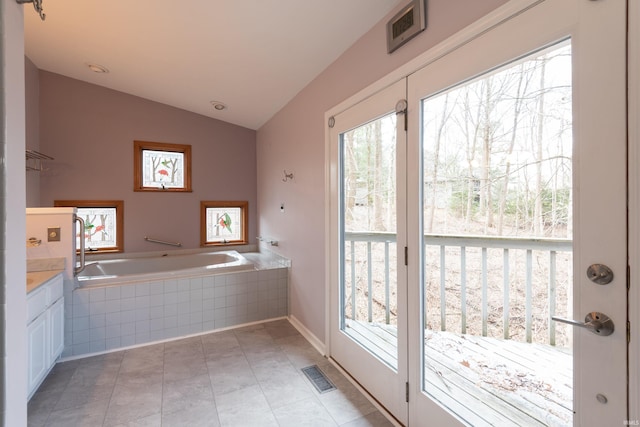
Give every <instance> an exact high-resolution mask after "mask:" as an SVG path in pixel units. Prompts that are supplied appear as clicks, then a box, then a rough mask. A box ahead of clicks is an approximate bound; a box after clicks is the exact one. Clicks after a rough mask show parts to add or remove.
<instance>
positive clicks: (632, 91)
mask: <svg viewBox="0 0 640 427" xmlns="http://www.w3.org/2000/svg"><path fill="white" fill-rule="evenodd" d="M627 4H628V33H627V43H628V44H627V60H628V74H627V79H628V82H627V83H628V94H627V96H628V108H629V112H628V127H629V134H628V141H627V146H628V150H629V151H628V179H629V188H628V191H629V206H628V209H629V212H628V217H629V274H630V289H629V296H628V299H629V304H628V316H629V322H630V324H631V326H632V327H631V334H630V338H631V342H630V343H629V355H628V360H629V419H628V421H633V422H640V363H638V362H636V363H632V361H638V360H640V328H639V327H638V325H640V313H639V312H638V311H639V310H640V289H639V287H640V281H639V280H638V277H640V146H639V144H640V2H637V1H628V2H627Z"/></svg>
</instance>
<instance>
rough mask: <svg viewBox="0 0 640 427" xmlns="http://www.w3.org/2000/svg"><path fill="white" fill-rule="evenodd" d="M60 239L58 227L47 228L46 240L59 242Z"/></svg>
mask: <svg viewBox="0 0 640 427" xmlns="http://www.w3.org/2000/svg"><path fill="white" fill-rule="evenodd" d="M59 241H60V227H49V228H47V242H59Z"/></svg>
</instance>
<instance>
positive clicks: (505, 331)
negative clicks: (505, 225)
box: [502, 248, 509, 340]
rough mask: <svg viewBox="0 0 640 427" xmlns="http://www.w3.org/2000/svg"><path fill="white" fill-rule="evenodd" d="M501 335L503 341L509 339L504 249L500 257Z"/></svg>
mask: <svg viewBox="0 0 640 427" xmlns="http://www.w3.org/2000/svg"><path fill="white" fill-rule="evenodd" d="M502 265H503V267H502V271H503V272H502V276H503V279H502V286H503V291H502V331H503V332H502V333H503V335H502V336H503V338H504V339H505V340H508V339H509V249H508V248H505V249H504V252H503V255H502Z"/></svg>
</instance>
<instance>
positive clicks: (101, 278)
mask: <svg viewBox="0 0 640 427" xmlns="http://www.w3.org/2000/svg"><path fill="white" fill-rule="evenodd" d="M253 269H254V266H253V263H252V262H251V261H249V260H247V259H246V258H245V257H244V256H242V255H241V254H240V253H238V252H237V251H224V252H202V253H194V254H184V255H169V254H166V255H161V256H154V257H141V258H119V259H106V260H100V261H94V262H88V263H87V265H86V266H85V268H84V270H83V271H82V272H81V273H80V274H78V276H77V279H78V282H79V284H80V286H83V287H86V286H99V285H113V284H120V283H125V282H141V281H152V280H157V279H167V278H180V277H192V276H203V275H210V274H218V273H219V274H223V273H228V272H233V271H250V270H253Z"/></svg>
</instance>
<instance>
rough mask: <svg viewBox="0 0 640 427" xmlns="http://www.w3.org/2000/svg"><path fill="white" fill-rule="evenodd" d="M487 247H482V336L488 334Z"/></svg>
mask: <svg viewBox="0 0 640 427" xmlns="http://www.w3.org/2000/svg"><path fill="white" fill-rule="evenodd" d="M487 288H488V284H487V248H482V336H483V337H486V336H487V320H488V318H489V314H488V310H487V296H488V295H487Z"/></svg>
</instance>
